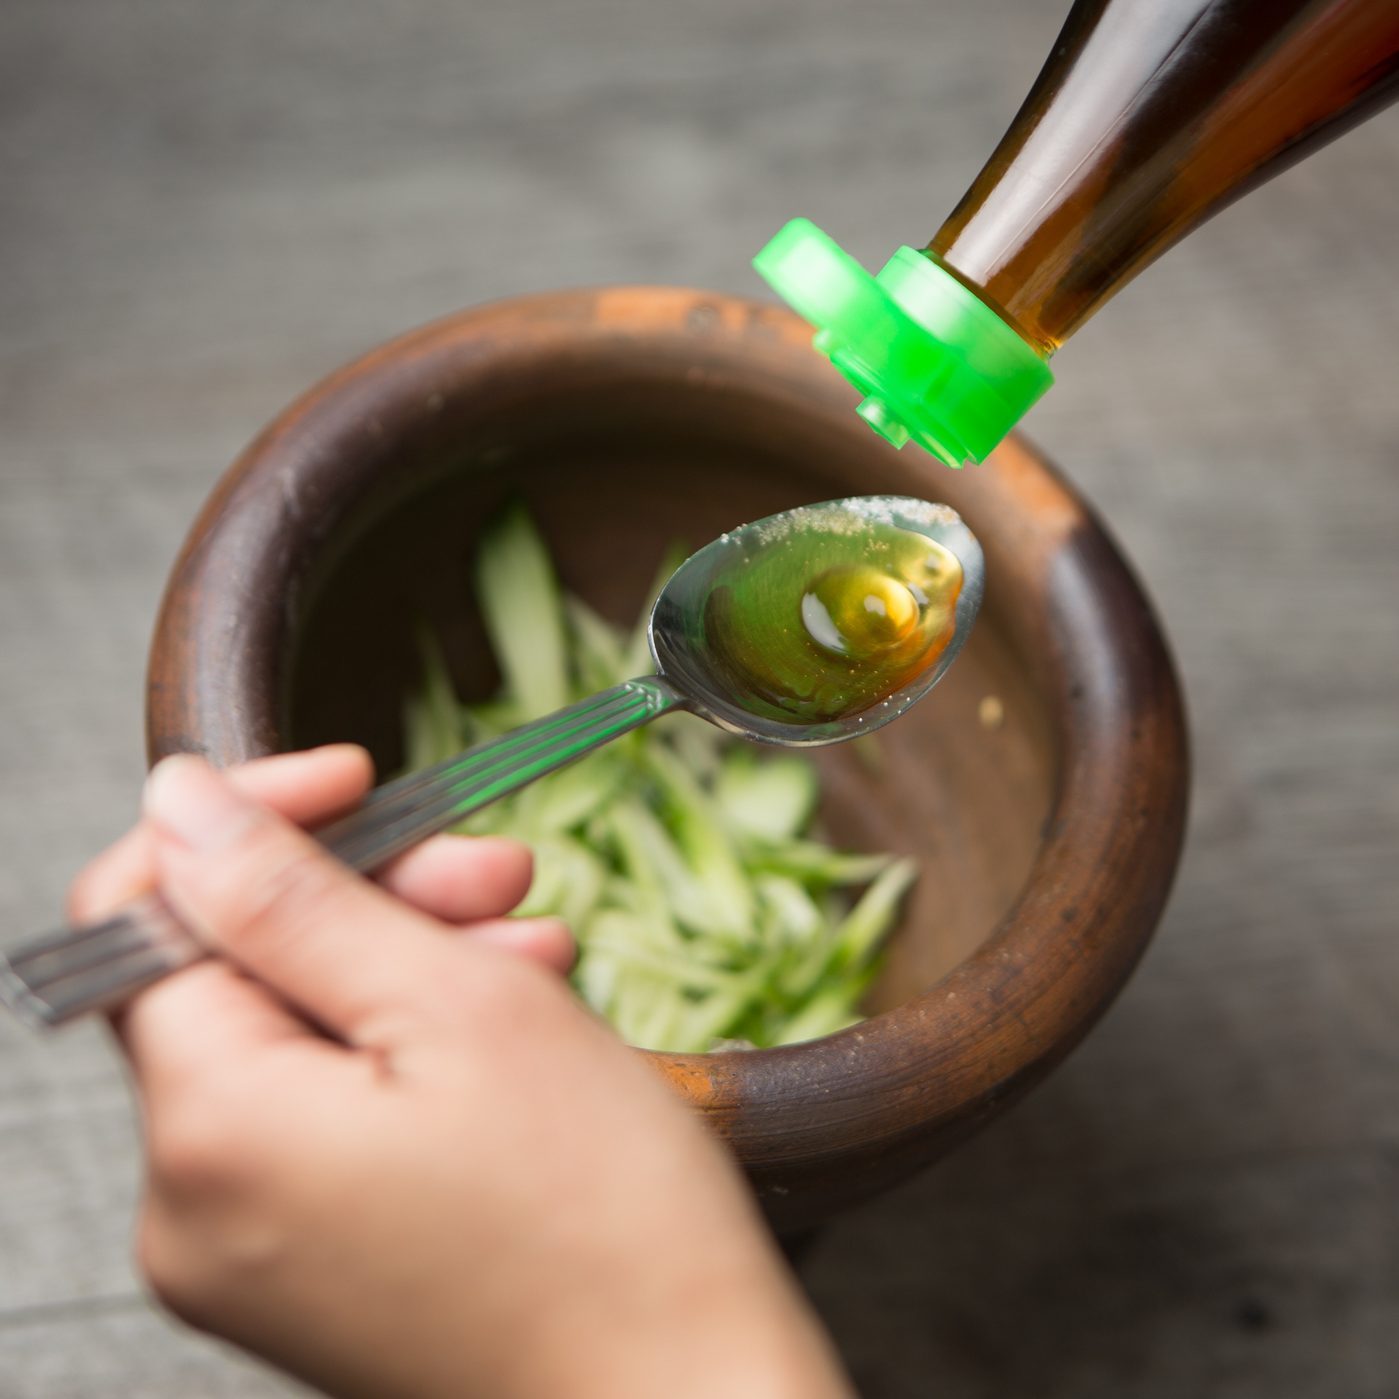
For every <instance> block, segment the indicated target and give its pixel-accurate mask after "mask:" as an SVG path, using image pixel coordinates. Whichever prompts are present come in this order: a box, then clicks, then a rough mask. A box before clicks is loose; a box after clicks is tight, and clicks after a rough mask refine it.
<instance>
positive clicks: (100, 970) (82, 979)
mask: <svg viewBox="0 0 1399 1399" xmlns="http://www.w3.org/2000/svg"><path fill="white" fill-rule="evenodd" d="M683 704H684V701H683V700H682V699H681V697H680V696H679V695H678V694H677V693H676V692H675V691H674V690H672V689H671V687H670V686H669V685H668V684H667V683H666V682H665V681H664V680H662V679H661V678H660V677H659V676H644V677H642V678H640V679H637V680H628V681H626V682H625V683H623V684H621V685H615V686H613V687H612V689H610V690H603V691H601V692H599V693H598V694H596V695H590V696H589V697H588V698H587V699H585V700H579V701H578V703H577V704H571V705H569V706H568V707H567V708H565V709H560V710H556V711H555V712H554V713H553V714H549V715H546V716H545V717H544V718H542V719H536V720H535V721H534V722H533V723H532V724H525V725H523V726H522V727H520V728H518V729H512V730H511V731H510V732H509V733H508V734H505V735H504V736H503V737H502V738H498V739H494V740H492V741H491V742H490V743H483V744H480V745H478V746H477V747H475V748H468V749H467V750H466V751H465V752H463V753H459V754H457V755H456V756H455V757H452V758H447V759H445V760H444V761H442V762H440V763H436V764H434V765H433V766H432V767H429V768H424V769H423V770H422V771H421V772H414V773H409V774H408V775H407V776H405V777H400V778H398V779H396V780H395V781H393V782H386V783H385V784H384V785H383V786H382V787H377V788H375V789H374V791H372V792H370V793H369V795H368V796H367V797H366V798H365V799H364V801H363V802H362V803H361V805H360V806H359V807H358V809H357V810H355V811H353V812H352V813H351V814H350V815H349V816H346V817H343V818H342V819H341V820H339V821H336V822H333V823H332V824H331V825H328V826H324V827H322V828H321V829H320V830H319V831H317V832H316V838H317V839H318V840H319V841H320V842H321V843H322V844H323V845H324V846H325V847H326V848H327V849H328V850H329V851H330V853H331V854H332V855H334V856H335V857H336V858H337V859H339V860H341V861H343V862H344V863H345V864H347V865H349V866H350V867H351V868H352V869H356V870H360V871H361V872H363V873H366V874H367V873H371V872H372V871H374V870H376V869H379V868H380V867H382V866H383V865H385V864H387V863H388V862H389V861H390V860H392V859H393V858H394V857H395V856H397V855H401V854H402V853H403V852H404V851H405V850H407V849H409V847H410V846H413V845H416V844H418V842H419V841H422V840H425V839H426V838H427V837H428V836H430V835H433V834H435V833H436V832H438V831H442V830H445V829H446V828H447V827H448V826H453V825H455V824H456V823H457V822H458V821H460V820H462V819H463V818H465V817H467V816H469V815H470V814H471V813H472V812H473V811H478V810H479V809H480V808H481V807H483V806H488V805H489V804H490V803H491V802H493V801H496V800H498V799H499V798H501V797H503V796H506V795H508V794H509V793H511V792H514V791H517V790H518V789H519V788H521V787H524V786H526V785H527V784H529V783H530V782H533V781H534V780H535V778H537V777H543V776H544V775H545V773H549V772H553V771H554V770H555V769H556V768H561V767H563V766H565V765H566V764H568V763H571V762H573V761H574V760H575V759H578V758H581V757H583V756H584V755H585V754H587V753H590V752H592V751H593V750H594V749H595V748H601V747H602V746H603V744H605V743H610V742H611V741H612V740H613V739H614V738H618V737H620V736H621V735H622V734H624V733H627V732H629V731H630V730H631V729H635V728H639V727H640V726H641V725H642V724H646V723H649V722H650V721H651V720H652V719H654V718H656V717H657V716H658V715H660V714H664V713H665V712H666V711H667V710H670V709H676V708H681V707H683ZM208 955H209V954H208V952H207V950H206V949H205V948H204V946H203V944H202V943H200V941H199V940H198V939H197V938H196V937H195V936H194V934H192V933H191V932H189V930H188V929H186V928H185V927H184V926H183V925H182V924H181V922H180V921H179V919H178V918H177V917H176V915H175V914H174V913H173V912H172V911H171V909H170V908H169V907H168V906H167V905H166V904H165V903H164V901H163V900H162V899H161V898H160V897H159V896H158V895H156V894H154V893H152V894H146V895H143V896H142V897H141V898H139V899H136V900H134V901H133V902H132V903H129V904H127V905H126V906H125V907H124V908H122V909H119V910H118V911H117V912H116V913H114V914H112V915H111V916H109V917H107V918H105V919H103V920H101V921H100V922H97V923H90V924H87V925H85V926H83V927H80V928H69V929H62V930H60V931H59V932H56V933H49V934H46V935H44V936H41V937H37V938H31V939H29V940H28V941H26V942H23V943H21V944H20V945H19V946H18V947H15V948H14V949H12V950H11V951H9V952H8V953H0V1000H3V1001H4V1002H5V1004H7V1005H8V1006H9V1007H10V1009H11V1010H13V1011H14V1012H15V1014H17V1015H18V1016H19V1017H20V1018H21V1019H23V1020H25V1021H27V1022H28V1023H30V1024H31V1025H34V1026H37V1027H41V1028H42V1027H49V1026H55V1025H61V1024H63V1023H64V1022H65V1021H68V1020H72V1019H74V1018H75V1017H77V1016H80V1015H84V1014H86V1013H87V1012H89V1011H94V1010H106V1009H111V1008H112V1007H114V1006H117V1005H120V1004H121V1003H122V1002H123V1001H125V1000H127V999H128V998H129V997H131V996H133V995H135V993H136V992H137V991H139V990H141V989H142V988H143V987H146V986H149V985H151V983H152V982H155V981H159V980H160V979H161V978H162V977H164V976H168V975H169V974H170V973H171V972H173V971H178V970H179V969H180V968H181V967H184V966H188V965H189V964H190V963H191V962H195V961H198V960H200V959H201V958H203V957H206V956H208Z"/></svg>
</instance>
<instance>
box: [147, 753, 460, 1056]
mask: <svg viewBox="0 0 1399 1399" xmlns="http://www.w3.org/2000/svg"><path fill="white" fill-rule="evenodd" d="M144 806H145V815H146V817H147V819H148V821H149V822H150V825H151V828H152V831H153V833H154V836H155V862H156V869H157V872H158V883H159V886H160V890H161V892H162V893H163V894H164V896H165V897H166V899H167V900H168V901H169V903H170V906H171V908H172V909H173V910H174V911H175V912H176V914H178V915H179V917H180V918H181V919H182V920H184V921H185V922H186V923H187V924H188V926H189V927H190V928H191V930H192V931H194V932H195V933H196V934H197V935H198V936H199V937H200V938H201V939H202V940H203V941H204V942H205V943H206V944H207V945H208V946H209V947H210V948H211V949H213V950H214V951H217V952H219V953H221V954H223V955H224V956H226V957H227V958H228V959H229V960H230V961H232V962H234V963H236V964H238V965H239V966H241V967H243V968H244V969H245V970H247V971H248V972H249V973H251V974H252V975H253V976H254V977H256V978H257V979H258V980H259V981H261V982H263V983H265V984H266V985H268V986H270V987H271V988H272V989H274V990H275V991H278V992H279V993H280V994H281V995H282V996H283V997H285V999H287V1000H288V1001H290V1002H291V1003H292V1004H294V1005H296V1006H298V1007H300V1008H301V1009H302V1010H303V1011H305V1012H306V1013H307V1014H308V1015H309V1016H310V1017H311V1018H312V1019H314V1020H316V1021H317V1022H318V1023H320V1024H321V1025H323V1026H324V1027H325V1028H326V1029H328V1030H330V1031H331V1032H332V1033H334V1034H337V1035H338V1036H340V1037H342V1038H344V1039H346V1040H349V1041H352V1042H363V1040H364V1038H365V1037H366V1027H367V1026H368V1025H369V1023H370V1021H371V1020H374V1019H379V1018H381V1017H382V1016H383V1014H384V1012H385V1011H392V1010H394V1009H399V1008H404V1007H408V1006H414V1005H421V1004H422V1002H423V1001H424V999H425V998H426V997H430V996H431V995H432V994H433V988H434V987H436V986H438V985H441V984H442V983H443V981H449V980H454V979H455V978H454V977H452V976H451V975H450V973H448V972H447V970H446V969H447V966H448V964H449V963H451V962H456V961H458V960H459V957H458V956H456V955H454V951H453V948H452V945H451V943H450V942H449V940H448V939H447V937H446V936H445V930H443V929H440V928H439V927H438V926H437V925H436V924H434V923H433V922H432V921H431V920H430V919H428V918H426V917H424V916H422V915H421V914H418V913H415V912H414V911H412V910H411V909H409V908H407V907H405V906H404V905H403V904H401V903H399V902H398V901H397V900H395V899H394V898H393V897H392V896H390V895H389V894H386V893H385V892H384V891H383V890H381V889H379V888H377V887H376V886H375V885H373V884H371V883H370V882H369V881H368V880H366V879H363V878H361V877H360V876H359V875H358V874H356V873H355V872H354V871H353V870H351V869H349V868H348V867H347V866H345V865H343V864H341V863H340V862H339V861H337V860H335V859H333V858H332V857H331V856H330V855H329V854H328V853H327V852H326V851H325V850H324V849H323V847H322V846H321V845H320V844H318V843H317V842H316V841H315V840H313V839H312V838H311V837H310V836H309V835H307V834H306V832H305V831H303V830H300V829H299V828H298V827H296V826H293V825H292V824H291V823H290V822H288V821H285V820H283V819H282V817H280V816H278V815H277V814H276V813H275V812H273V811H270V810H269V809H268V808H266V807H264V806H260V805H259V804H258V803H257V802H255V801H252V800H251V799H249V798H248V797H246V796H244V795H243V794H242V793H241V792H239V791H238V790H237V789H236V788H235V787H234V786H233V785H232V784H231V783H230V782H228V781H227V779H226V778H225V777H224V776H223V775H222V774H220V773H219V772H217V771H215V769H214V768H212V767H210V766H209V764H208V763H206V762H205V761H204V760H203V759H202V758H196V757H193V756H191V755H187V754H181V755H178V756H175V757H171V758H167V759H165V761H164V762H162V763H160V764H158V765H157V767H156V768H155V770H154V771H153V772H152V773H151V776H150V778H149V779H148V781H147V783H146V792H145V799H144Z"/></svg>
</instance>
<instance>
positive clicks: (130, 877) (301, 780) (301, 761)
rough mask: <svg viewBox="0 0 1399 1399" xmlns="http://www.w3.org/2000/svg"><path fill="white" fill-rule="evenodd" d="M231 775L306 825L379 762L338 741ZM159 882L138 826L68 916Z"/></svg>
mask: <svg viewBox="0 0 1399 1399" xmlns="http://www.w3.org/2000/svg"><path fill="white" fill-rule="evenodd" d="M227 776H228V780H229V781H230V782H231V783H232V784H233V785H234V786H235V787H236V788H237V789H238V790H239V791H240V792H244V793H246V794H247V795H248V796H250V797H254V798H256V799H257V800H258V801H260V802H265V803H266V804H267V805H268V806H270V807H272V808H273V809H274V810H275V811H279V812H281V814H282V815H283V816H285V817H286V818H287V819H288V820H290V821H295V822H296V823H297V825H299V826H302V825H309V824H311V823H314V822H320V821H327V820H329V819H330V818H331V817H332V816H334V815H336V814H338V813H339V812H341V811H344V810H345V809H346V808H348V807H350V806H352V805H353V804H354V803H355V802H357V801H358V800H359V798H360V797H362V796H363V795H364V793H365V792H366V791H367V790H368V788H369V784H370V783H371V782H372V781H373V778H374V767H373V764H372V763H371V762H370V758H369V754H368V753H366V752H365V751H364V749H363V748H360V747H359V746H358V745H356V744H352V743H336V744H330V745H328V746H326V747H324V748H312V749H310V750H308V751H307V752H304V753H278V754H275V755H274V756H272V757H267V758H254V759H253V760H252V762H249V763H243V764H242V765H240V766H239V767H236V768H230V769H229V770H228V773H227ZM154 883H155V865H154V847H153V846H152V844H151V838H150V833H149V831H147V830H146V829H145V827H144V826H141V825H137V826H135V827H134V828H133V829H132V830H130V831H128V832H127V833H126V834H125V835H124V836H122V837H121V838H120V839H119V840H117V841H116V842H115V843H114V844H112V845H110V846H108V847H107V849H106V850H104V851H103V852H102V854H100V855H98V856H97V858H96V859H94V860H92V861H91V862H90V863H89V864H88V865H87V866H86V867H85V868H84V869H83V870H82V871H81V872H80V873H79V875H78V877H77V878H76V879H75V880H74V881H73V883H72V884H71V885H70V886H69V890H68V901H67V910H68V917H69V918H70V919H71V920H72V921H73V922H75V923H83V922H87V921H88V920H89V919H93V918H100V917H102V916H103V915H104V914H107V913H110V912H111V910H112V909H113V908H115V907H117V905H119V904H124V903H129V902H130V901H131V900H132V899H134V898H135V897H136V896H137V895H138V894H144V893H145V892H146V891H147V890H148V889H150V888H151V886H152V885H153V884H154ZM521 897H523V896H521ZM501 911H502V910H500V909H492V910H491V913H498V912H501Z"/></svg>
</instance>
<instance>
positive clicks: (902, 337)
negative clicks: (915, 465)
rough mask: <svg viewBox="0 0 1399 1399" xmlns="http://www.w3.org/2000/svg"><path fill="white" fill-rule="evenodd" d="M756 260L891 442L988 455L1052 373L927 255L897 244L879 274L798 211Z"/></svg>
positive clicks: (957, 462)
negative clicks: (811, 329) (809, 326)
mask: <svg viewBox="0 0 1399 1399" xmlns="http://www.w3.org/2000/svg"><path fill="white" fill-rule="evenodd" d="M753 266H754V267H756V268H757V269H758V272H759V273H760V274H761V276H762V277H763V278H764V279H765V280H766V281H767V283H768V284H769V285H770V286H771V287H772V289H773V290H774V291H776V292H777V293H778V295H779V296H781V297H782V298H783V299H784V300H785V301H786V302H787V303H788V305H790V306H791V307H792V309H793V310H794V311H796V312H797V314H798V315H800V316H802V317H803V318H804V319H806V320H808V321H810V322H811V323H812V325H814V326H815V327H816V338H815V342H814V343H815V346H816V348H817V349H818V350H819V351H820V352H821V353H822V354H823V355H825V356H826V357H827V358H828V359H829V360H830V361H831V363H832V364H833V365H835V367H836V368H837V369H839V370H840V372H841V373H842V374H844V375H845V377H846V378H847V379H849V380H850V382H851V383H852V384H854V385H855V387H856V388H857V389H859V391H860V392H861V393H862V394H863V395H864V401H863V402H862V403H861V404H860V406H859V409H858V412H859V414H860V416H861V417H862V418H863V419H864V420H865V421H866V422H867V423H868V424H869V425H870V426H871V427H872V428H873V429H874V430H875V431H876V432H877V433H878V434H879V435H880V436H881V437H883V438H885V439H887V440H888V441H889V442H892V443H893V444H894V446H895V447H902V446H903V445H904V444H905V443H906V442H916V443H918V445H919V446H920V447H923V448H924V449H925V450H927V451H929V452H931V453H932V454H933V455H934V456H935V457H937V458H938V459H939V460H940V461H943V462H946V463H947V465H948V466H953V467H960V466H963V465H964V464H965V463H966V462H968V461H976V462H979V461H983V460H985V458H986V456H987V454H988V453H989V452H990V451H991V449H992V448H993V447H994V446H995V445H996V444H997V443H998V442H999V441H1000V440H1001V438H1003V437H1004V436H1005V435H1006V433H1008V432H1009V431H1010V430H1011V428H1012V427H1014V426H1015V424H1016V423H1017V422H1019V421H1020V419H1021V418H1022V417H1024V415H1025V413H1026V412H1027V411H1028V410H1029V408H1030V407H1031V405H1032V404H1034V403H1035V402H1036V400H1037V399H1039V397H1040V396H1041V395H1042V394H1043V393H1044V392H1045V391H1046V390H1047V389H1048V388H1049V386H1050V385H1051V384H1052V383H1053V382H1054V375H1053V374H1052V373H1051V372H1050V369H1049V363H1048V357H1047V356H1046V355H1044V354H1042V353H1040V351H1038V350H1037V349H1036V348H1035V347H1034V346H1033V345H1031V344H1030V343H1029V341H1027V340H1026V339H1025V338H1024V337H1023V336H1021V335H1020V334H1019V333H1018V332H1017V331H1015V330H1014V329H1013V328H1012V327H1011V326H1010V325H1008V324H1007V323H1006V322H1005V321H1004V320H1002V319H1001V317H1000V316H999V315H998V314H997V313H996V312H995V311H994V310H992V308H991V307H990V306H988V305H987V304H986V303H985V302H984V301H982V300H981V298H980V297H978V296H977V295H976V293H975V292H974V291H972V290H971V289H970V288H969V287H967V286H965V285H964V284H963V283H962V282H960V281H958V280H957V278H956V277H954V276H953V275H952V274H951V273H950V272H948V271H946V270H945V269H944V268H942V267H940V266H939V265H938V263H937V262H935V261H934V260H933V258H932V257H931V256H930V255H929V254H927V253H923V252H918V251H916V250H915V249H913V248H909V247H904V248H900V249H899V250H898V252H896V253H895V254H894V256H893V257H891V258H890V259H889V261H888V263H887V264H885V266H884V269H883V270H882V271H881V272H880V273H879V274H878V276H871V275H870V273H869V272H867V271H866V270H865V269H864V268H863V267H862V266H861V265H860V264H859V263H858V262H856V260H855V259H854V258H853V257H851V256H850V254H849V253H847V252H846V251H845V250H844V249H843V248H842V247H841V246H840V245H839V244H838V243H836V242H835V240H834V239H832V238H830V237H828V236H827V235H826V234H825V233H823V232H822V231H821V230H820V229H819V228H817V227H816V225H815V224H813V223H811V222H810V221H809V220H808V219H793V220H792V221H791V223H789V224H787V225H786V227H784V228H783V229H782V230H781V231H780V232H779V233H778V234H777V236H776V237H775V238H773V239H772V241H771V242H770V243H768V245H767V246H766V247H765V248H764V249H763V250H762V251H761V252H760V253H759V254H758V255H757V257H755V258H754V259H753Z"/></svg>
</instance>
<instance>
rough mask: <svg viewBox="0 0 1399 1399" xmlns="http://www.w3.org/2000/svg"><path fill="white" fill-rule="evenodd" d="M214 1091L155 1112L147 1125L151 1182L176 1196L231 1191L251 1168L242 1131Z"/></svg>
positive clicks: (208, 1194)
mask: <svg viewBox="0 0 1399 1399" xmlns="http://www.w3.org/2000/svg"><path fill="white" fill-rule="evenodd" d="M234 1116H235V1115H234V1114H232V1113H226V1112H224V1111H222V1110H221V1109H220V1107H219V1104H218V1102H217V1100H216V1098H215V1097H214V1096H213V1095H207V1096H200V1097H191V1098H189V1099H188V1100H186V1101H183V1102H181V1103H179V1104H177V1105H174V1106H168V1107H166V1108H165V1110H164V1111H162V1112H160V1113H159V1114H155V1115H153V1116H152V1117H151V1119H150V1121H149V1122H148V1124H147V1128H146V1158H147V1171H148V1173H149V1175H150V1178H151V1182H152V1185H153V1186H154V1187H155V1188H156V1189H157V1190H158V1191H160V1192H161V1193H162V1194H166V1195H169V1196H172V1197H174V1198H177V1199H184V1200H188V1199H191V1198H194V1199H201V1198H209V1197H212V1196H219V1195H225V1194H228V1193H231V1191H232V1190H233V1189H234V1188H236V1186H237V1185H238V1184H239V1183H240V1181H241V1178H242V1177H243V1175H244V1174H245V1172H246V1165H245V1163H244V1161H243V1158H242V1154H241V1153H240V1143H239V1140H238V1137H237V1134H236V1133H235V1132H233V1131H232V1130H231V1129H230V1128H229V1126H228V1123H229V1122H230V1121H232V1120H233V1119H234Z"/></svg>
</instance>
